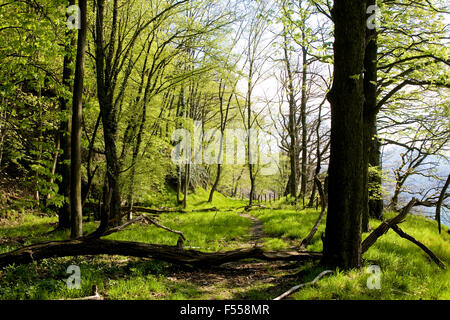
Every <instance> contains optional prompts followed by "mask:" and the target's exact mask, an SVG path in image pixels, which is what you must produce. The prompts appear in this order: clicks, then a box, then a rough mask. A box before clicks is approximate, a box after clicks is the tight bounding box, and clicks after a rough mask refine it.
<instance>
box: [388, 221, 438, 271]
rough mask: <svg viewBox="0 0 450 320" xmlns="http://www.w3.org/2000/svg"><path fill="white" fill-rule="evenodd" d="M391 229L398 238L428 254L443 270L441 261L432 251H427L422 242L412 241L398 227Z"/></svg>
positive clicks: (412, 239) (411, 238)
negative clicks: (409, 242)
mask: <svg viewBox="0 0 450 320" xmlns="http://www.w3.org/2000/svg"><path fill="white" fill-rule="evenodd" d="M391 229H392V230H394V231H395V232H396V233H397V234H398V235H399V236H400V237H402V238H404V239H407V240H409V241H411V242H412V243H414V244H415V245H417V246H418V247H419V248H421V249H422V250H423V251H425V253H426V254H428V255H429V256H430V258H431V259H432V260H433V261H434V262H435V263H436V264H437V265H438V266H439V267H441V268H442V269H445V264H444V263H443V262H442V261H441V260H439V258H438V257H436V255H435V254H434V253H433V251H431V250H430V249H428V248H427V246H425V245H424V244H423V243H422V242H420V241H419V240H416V239H414V238H413V237H411V236H410V235H409V234H407V233H406V232H404V231H403V230H402V229H400V228H399V227H398V226H392V227H391Z"/></svg>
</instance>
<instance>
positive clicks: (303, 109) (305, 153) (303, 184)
mask: <svg viewBox="0 0 450 320" xmlns="http://www.w3.org/2000/svg"><path fill="white" fill-rule="evenodd" d="M302 40H303V41H305V30H302ZM307 55H308V51H307V49H306V47H305V46H304V45H303V46H302V98H301V103H300V120H301V125H302V163H301V175H302V181H301V184H300V197H301V199H302V201H303V206H305V196H306V182H307V181H306V180H307V175H306V165H307V163H306V162H307V159H308V146H307V139H306V138H307V137H306V136H307V131H306V102H307V101H306V100H307V96H306V80H307V77H306V75H307V71H308V65H307Z"/></svg>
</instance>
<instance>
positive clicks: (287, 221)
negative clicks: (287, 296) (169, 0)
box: [0, 190, 450, 299]
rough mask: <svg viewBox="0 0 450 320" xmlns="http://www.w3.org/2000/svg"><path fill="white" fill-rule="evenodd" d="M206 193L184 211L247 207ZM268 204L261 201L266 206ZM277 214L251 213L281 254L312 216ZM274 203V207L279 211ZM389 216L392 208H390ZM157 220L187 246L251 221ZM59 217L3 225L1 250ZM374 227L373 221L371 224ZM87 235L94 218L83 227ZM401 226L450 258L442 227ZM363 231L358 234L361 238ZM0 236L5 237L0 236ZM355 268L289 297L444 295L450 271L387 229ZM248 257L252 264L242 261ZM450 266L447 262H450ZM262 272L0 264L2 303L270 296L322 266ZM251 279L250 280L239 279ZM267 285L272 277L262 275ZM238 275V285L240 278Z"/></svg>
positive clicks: (184, 216)
mask: <svg viewBox="0 0 450 320" xmlns="http://www.w3.org/2000/svg"><path fill="white" fill-rule="evenodd" d="M207 195H208V192H206V191H204V190H203V191H202V190H199V191H197V193H196V194H193V195H190V198H189V199H190V200H189V202H188V205H189V206H188V210H190V209H193V208H206V207H211V206H216V207H217V208H219V209H222V210H225V209H226V208H227V209H228V208H230V207H233V208H237V207H240V206H242V205H244V204H245V203H244V202H243V201H241V200H233V199H228V198H226V197H224V196H223V195H221V194H219V193H216V194H215V198H214V201H213V203H212V204H209V203H207V202H205V201H204V199H206V198H207ZM267 205H268V204H267ZM272 205H274V206H277V207H279V209H278V210H270V209H260V210H253V211H251V212H250V213H251V214H252V215H254V216H255V217H257V218H258V219H259V220H261V221H262V223H263V231H264V239H263V240H264V242H263V243H264V246H265V247H266V248H267V249H271V250H279V249H284V248H286V247H288V246H290V245H293V244H298V243H299V242H300V241H301V239H302V238H303V237H304V236H306V235H307V234H308V233H309V231H310V229H311V227H312V225H313V224H314V222H315V221H316V219H317V217H318V215H319V212H318V211H316V210H313V209H306V210H296V209H295V208H293V207H292V206H289V205H288V204H286V203H285V202H283V199H282V200H280V201H279V202H275V203H272ZM280 208H281V209H280ZM386 215H387V218H390V217H392V216H393V213H387V214H386ZM158 219H159V222H160V223H162V224H164V225H166V226H168V227H170V228H173V229H177V230H180V231H182V232H183V233H184V234H185V236H186V238H187V241H186V242H185V246H188V247H191V248H194V249H197V250H202V251H210V252H212V251H218V250H230V249H234V248H239V247H245V246H249V245H251V243H250V239H251V231H250V230H251V226H252V222H251V220H249V219H247V218H244V217H241V216H239V215H238V214H237V213H236V212H228V211H219V212H192V213H181V214H174V213H169V214H163V215H160V216H159V218H158ZM56 222H57V217H56V216H47V215H42V214H40V215H37V214H36V212H35V213H21V214H18V215H16V216H14V217H13V218H11V217H10V218H9V219H7V220H2V221H0V253H3V252H8V251H11V250H13V249H15V248H18V247H20V246H23V245H26V244H31V243H36V242H41V241H49V240H62V239H67V238H68V237H69V234H68V232H62V231H61V232H55V233H51V234H48V232H49V231H51V230H52V229H53V228H54V226H55V224H56ZM370 223H371V227H372V228H375V227H377V226H378V224H379V221H375V220H373V221H371V222H370ZM83 227H84V230H85V232H89V231H92V230H94V229H95V227H96V223H93V222H88V223H85V224H84V226H83ZM324 228H325V218H324V221H323V222H322V224H321V225H320V227H319V230H318V232H317V233H316V235H315V236H314V238H313V239H312V242H311V245H310V246H309V247H308V250H312V251H321V250H322V241H321V239H320V234H321V233H322V232H323V231H324ZM401 228H402V229H403V230H404V231H406V232H407V233H409V234H410V235H412V236H413V237H415V238H416V239H418V240H420V241H422V242H423V243H424V244H425V245H427V246H428V247H429V248H430V249H431V250H432V251H433V252H434V253H435V254H436V255H437V256H438V257H439V258H440V259H441V260H442V261H444V262H445V263H446V264H447V265H449V262H450V235H449V234H448V233H447V228H446V227H444V228H443V232H442V234H441V235H439V234H438V233H437V226H436V223H435V222H434V221H430V220H427V219H425V218H423V217H419V216H411V215H410V216H408V217H407V219H406V221H405V222H404V223H402V224H401ZM365 236H367V234H365V235H364V237H365ZM107 238H108V239H117V240H129V241H142V242H148V243H160V244H168V245H175V243H176V241H177V236H176V235H174V234H171V233H169V232H167V231H164V230H161V229H158V228H156V227H154V226H149V225H133V226H130V227H128V228H127V229H126V230H124V231H122V232H118V233H115V234H112V235H110V236H108V237H107ZM1 239H3V240H1ZM363 258H364V261H363V262H364V265H363V267H362V268H360V269H355V270H348V271H340V270H334V271H335V273H334V274H332V275H328V276H325V277H324V278H323V279H321V280H320V281H318V283H317V284H316V285H315V286H309V287H305V288H303V289H301V290H300V291H298V292H296V293H294V294H293V295H292V296H291V298H293V299H450V271H449V270H448V269H447V270H441V269H439V268H438V267H437V266H436V265H435V264H434V263H433V262H432V261H430V259H429V258H428V256H427V255H426V254H425V253H424V252H423V251H422V250H421V249H420V248H418V247H417V246H415V245H414V244H412V243H411V242H409V241H407V240H405V239H402V238H400V237H399V236H398V235H397V234H396V233H394V232H393V231H388V232H387V234H385V235H384V236H382V237H381V238H380V239H379V240H378V241H377V242H376V244H375V245H374V246H373V247H371V248H370V249H369V250H368V251H367V252H366V253H365V254H364V256H363ZM248 263H251V262H248ZM70 265H78V266H79V267H80V270H81V276H82V281H81V288H80V289H72V290H70V289H68V288H67V285H66V280H67V278H68V277H69V276H70V274H68V273H67V272H66V270H67V267H68V266H70ZM370 265H378V266H379V268H380V270H381V273H380V275H381V276H380V289H379V290H378V289H369V288H368V286H367V281H368V280H369V277H370V276H371V275H372V274H371V273H369V272H368V267H369V266H370ZM449 267H450V266H449ZM260 268H261V269H260V271H257V270H256V269H255V270H256V271H248V273H245V272H243V271H240V272H241V273H236V274H234V273H226V274H222V273H220V272H223V271H219V270H202V271H198V270H194V269H189V268H186V267H183V268H181V267H177V266H173V265H171V264H169V263H165V262H161V261H157V260H152V259H137V258H127V257H122V256H106V255H99V256H86V257H66V258H54V259H45V260H42V261H39V262H35V263H32V264H29V265H21V266H9V267H6V268H3V269H1V270H0V299H61V298H65V299H68V298H76V297H82V296H88V295H91V294H92V286H93V285H97V286H98V288H99V292H100V294H101V295H102V296H104V297H105V298H106V299H211V298H213V299H272V298H274V297H275V296H277V295H278V294H280V293H282V292H283V290H284V289H283V290H282V289H281V288H279V285H280V283H282V284H283V285H284V288H289V287H290V286H293V285H295V284H298V283H302V282H308V281H311V280H312V279H314V277H315V276H317V274H319V273H320V272H321V271H323V270H324V268H323V267H322V266H321V265H319V263H318V262H309V263H304V264H299V265H294V267H291V269H289V270H286V269H283V268H279V267H278V265H275V264H273V263H266V264H263V265H262V266H260ZM263 274H264V275H263ZM247 278H250V280H245V279H247ZM268 279H269V280H270V281H269V280H268ZM241 280H242V282H240V281H241Z"/></svg>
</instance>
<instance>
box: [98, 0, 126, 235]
mask: <svg viewBox="0 0 450 320" xmlns="http://www.w3.org/2000/svg"><path fill="white" fill-rule="evenodd" d="M112 15H113V18H112V25H111V33H110V42H109V43H108V51H106V49H105V44H104V40H103V39H104V38H103V37H104V17H105V0H97V15H96V39H95V60H96V72H97V96H98V102H99V105H100V113H101V116H102V123H103V136H104V141H105V156H106V176H107V181H108V186H107V188H106V192H104V197H103V198H104V210H102V216H101V222H100V226H99V228H98V230H97V233H102V232H103V231H104V230H106V228H107V227H108V225H109V224H110V221H111V222H112V224H119V223H120V204H121V198H120V186H119V174H120V166H119V160H118V156H117V146H116V135H117V119H116V116H117V109H116V108H115V107H114V102H113V99H114V88H115V83H114V82H113V77H112V73H113V63H112V60H113V52H114V49H115V41H116V36H117V17H118V2H117V0H114V2H113V10H112Z"/></svg>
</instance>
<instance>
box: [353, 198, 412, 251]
mask: <svg viewBox="0 0 450 320" xmlns="http://www.w3.org/2000/svg"><path fill="white" fill-rule="evenodd" d="M416 201H417V200H416V199H415V198H412V199H411V201H410V202H409V203H408V204H407V205H406V206H405V207H404V208H403V209H402V210H401V211H400V213H399V214H398V215H397V216H395V217H394V218H392V219H390V220H387V221H383V222H382V223H381V224H380V225H379V226H378V228H376V229H375V230H374V231H372V232H371V233H370V234H369V236H368V237H367V238H366V239H365V240H364V241H363V242H362V244H361V254H363V253H364V252H366V251H367V250H368V249H369V248H370V247H371V246H372V245H373V244H374V243H375V242H376V241H377V240H378V238H379V237H381V236H382V235H383V234H385V233H386V232H387V231H388V230H389V228H391V227H392V226H394V225H397V224H399V223H400V222H402V221H403V220H404V219H405V217H406V215H407V214H408V212H409V210H411V208H412V207H413V206H414V204H415V203H416Z"/></svg>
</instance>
